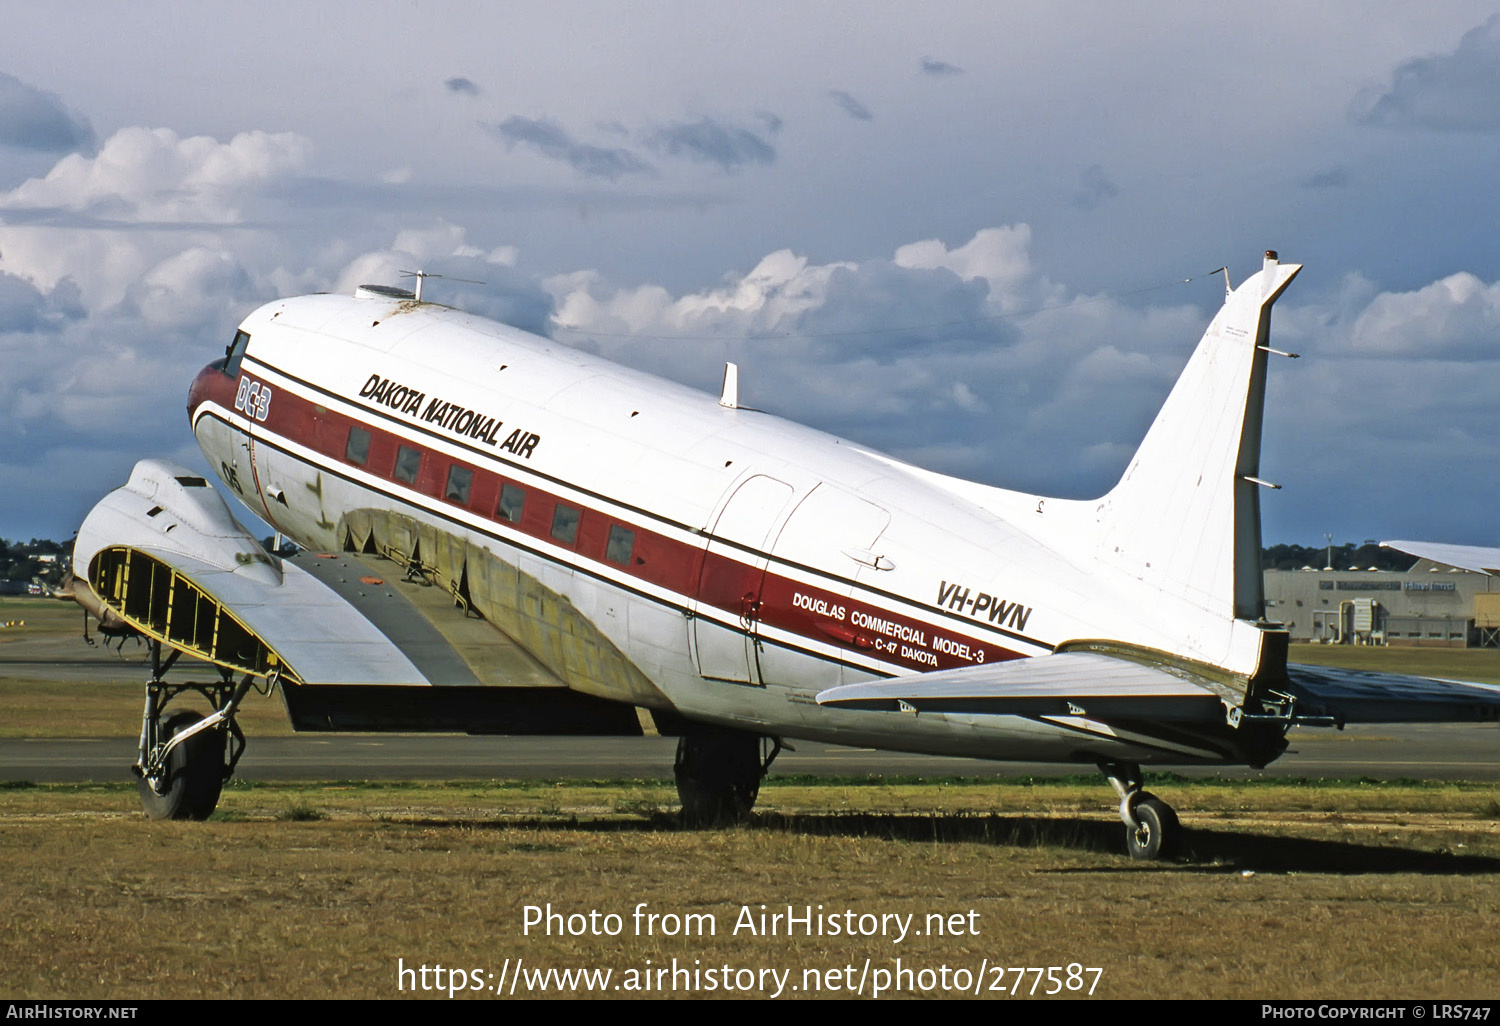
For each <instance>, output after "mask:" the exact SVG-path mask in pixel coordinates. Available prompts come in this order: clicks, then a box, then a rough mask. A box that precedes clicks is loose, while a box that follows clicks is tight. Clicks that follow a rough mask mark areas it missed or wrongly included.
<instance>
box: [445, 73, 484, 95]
mask: <svg viewBox="0 0 1500 1026" xmlns="http://www.w3.org/2000/svg"><path fill="white" fill-rule="evenodd" d="M443 87H444V88H445V89H447V90H448V91H449V92H450V93H458V94H459V95H460V96H478V95H479V87H478V86H477V85H475V84H474V81H473V80H472V79H468V78H464V77H463V76H462V75H460V76H458V77H456V78H450V79H448V80H447V81H445V82H444V83H443Z"/></svg>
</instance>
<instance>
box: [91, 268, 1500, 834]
mask: <svg viewBox="0 0 1500 1026" xmlns="http://www.w3.org/2000/svg"><path fill="white" fill-rule="evenodd" d="M1298 270H1299V268H1298V267H1297V266H1295V265H1288V264H1282V263H1279V262H1278V260H1277V258H1276V255H1275V254H1274V253H1267V254H1266V259H1265V264H1264V267H1263V268H1262V269H1261V270H1260V271H1259V272H1258V273H1256V274H1255V275H1253V276H1252V277H1251V278H1250V279H1249V280H1247V281H1246V282H1244V283H1243V284H1241V285H1240V286H1239V287H1238V288H1236V289H1233V290H1232V291H1229V292H1228V293H1227V296H1226V300H1225V303H1224V306H1223V308H1222V309H1221V310H1220V311H1219V313H1218V315H1217V316H1216V317H1215V318H1214V320H1213V322H1212V324H1211V325H1210V326H1209V328H1208V331H1207V333H1206V334H1205V335H1204V337H1203V340H1202V342H1201V343H1200V344H1199V346H1198V348H1197V350H1196V352H1195V353H1194V354H1193V355H1192V357H1191V359H1190V360H1189V361H1188V364H1187V366H1186V368H1185V369H1184V371H1183V373H1182V376H1181V378H1180V379H1179V380H1178V382H1177V384H1176V387H1175V388H1174V389H1173V390H1172V393H1171V395H1170V396H1169V397H1168V399H1167V401H1166V404H1165V405H1164V406H1163V408H1162V410H1161V412H1160V414H1159V415H1158V416H1157V418H1156V421H1155V423H1154V424H1153V425H1152V427H1151V429H1150V431H1149V432H1148V433H1147V435H1146V437H1145V439H1144V441H1143V442H1142V443H1141V445H1140V449H1139V451H1138V452H1137V453H1136V454H1135V457H1134V458H1133V459H1132V460H1131V462H1130V464H1129V467H1128V468H1127V469H1126V471H1125V474H1124V476H1123V477H1122V478H1121V479H1120V482H1119V484H1118V485H1116V486H1115V487H1114V488H1113V489H1112V490H1111V491H1110V492H1109V493H1108V494H1107V495H1105V496H1103V497H1102V498H1100V499H1098V500H1095V501H1073V500H1063V499H1054V498H1045V497H1041V496H1036V495H1025V494H1021V493H1018V492H1013V491H1005V490H1002V489H999V488H992V487H987V486H984V485H980V484H974V483H971V482H968V481H962V480H957V479H955V478H951V477H946V476H944V475H941V474H936V473H932V472H930V471H926V470H921V469H919V468H917V467H913V466H909V465H907V464H905V463H902V462H900V461H899V460H896V459H893V458H891V457H888V456H884V455H881V454H879V453H877V452H872V451H870V450H868V449H866V448H864V447H862V446H860V445H857V444H853V443H850V442H848V441H844V440H842V439H838V438H834V437H832V436H829V435H826V434H822V433H820V432H817V431H813V430H809V429H807V428H803V427H799V426H797V425H795V424H791V423H788V422H786V421H783V420H779V419H777V418H776V417H772V416H769V415H767V414H765V413H762V412H758V411H755V410H751V409H745V408H741V407H739V405H738V403H737V402H736V400H735V393H736V388H735V385H734V373H733V368H732V367H730V368H726V381H725V390H724V395H723V396H722V397H721V398H719V399H718V400H715V399H714V398H713V397H711V396H705V395H704V394H702V393H699V392H696V391H693V390H691V389H688V388H685V387H682V386H680V385H676V384H672V383H670V382H666V381H662V380H659V379H657V378H653V377H649V376H647V375H645V374H641V373H637V372H635V371H631V370H627V369H624V368H622V367H619V366H616V365H614V364H612V363H609V362H607V361H605V360H602V359H599V358H596V357H593V356H589V355H587V354H584V353H580V352H577V351H574V350H571V349H568V348H566V347H563V346H559V345H557V344H556V343H554V342H551V341H549V340H547V339H544V338H539V337H536V336H533V335H530V334H527V333H525V332H522V331H519V330H516V329H514V328H510V327H506V326H504V325H500V324H496V323H493V322H490V321H487V320H483V319H481V318H478V317H475V316H471V315H468V314H464V313H461V312H459V311H457V310H453V309H449V308H446V307H442V306H438V305H434V304H431V303H426V302H422V301H421V299H420V279H419V287H418V290H417V294H416V295H414V294H413V293H410V292H407V291H405V290H401V289H395V288H389V287H382V286H365V287H362V288H360V289H359V290H358V291H357V292H356V293H355V294H354V295H353V296H332V295H315V296H304V297H301V298H296V299H283V300H278V301H276V302H273V303H269V304H267V305H266V306H264V307H262V308H260V309H259V310H257V311H255V312H254V313H252V314H251V315H250V316H249V317H248V318H247V319H246V320H245V322H244V323H243V324H242V325H241V326H240V330H239V331H238V333H237V334H236V335H235V337H234V341H233V343H232V344H231V345H230V346H229V348H228V350H227V352H226V355H225V357H224V358H223V359H221V360H218V361H216V362H214V363H213V364H211V365H209V366H208V367H206V368H204V369H203V371H202V372H201V373H199V375H198V376H197V378H196V380H195V381H194V382H193V385H192V389H191V391H190V393H189V405H188V410H189V415H190V418H191V421H192V427H193V431H194V433H195V435H196V436H197V439H198V443H199V445H200V446H201V447H202V449H203V452H204V453H205V454H206V456H207V457H208V460H209V463H210V465H211V466H213V467H214V468H216V470H217V472H218V475H219V477H220V478H221V479H222V481H223V483H224V486H225V487H227V488H228V490H229V491H231V492H233V493H234V494H235V496H236V497H238V498H239V499H240V500H241V501H242V502H244V503H245V505H247V506H248V507H249V508H250V509H251V510H253V511H254V512H255V514H256V515H257V516H260V517H263V518H264V519H265V520H266V521H267V522H268V523H270V524H273V525H274V526H275V527H276V529H277V530H279V531H281V532H283V533H284V534H285V535H286V536H287V537H289V538H291V539H294V540H295V541H296V543H297V544H298V545H300V546H302V548H303V549H304V550H305V551H304V553H303V554H302V555H301V556H299V557H298V558H296V559H295V560H293V559H290V558H285V559H284V558H282V557H281V556H280V555H277V554H268V553H266V552H265V551H264V550H263V548H262V547H261V546H260V545H259V544H257V542H256V541H255V539H254V538H253V537H252V536H251V535H250V534H249V532H247V531H246V530H245V529H244V528H243V527H241V526H240V525H239V524H238V523H237V522H236V521H235V520H234V518H233V517H232V516H231V514H230V512H229V509H228V507H227V506H226V505H225V503H224V501H223V499H221V498H220V497H219V495H218V493H217V492H216V491H215V490H214V488H213V487H211V486H210V485H209V483H208V481H206V480H205V479H204V478H202V477H199V476H197V475H196V474H194V473H192V472H191V471H189V470H187V469H185V468H183V467H180V466H174V465H171V464H168V463H164V462H158V461H150V460H147V461H142V462H141V463H139V464H137V466H136V468H135V470H134V472H133V473H132V475H131V478H130V480H129V482H128V483H127V484H126V485H125V486H124V487H122V488H120V489H118V490H116V491H114V492H112V493H111V494H110V495H108V496H107V497H106V498H105V499H104V500H103V501H101V502H100V503H99V505H98V506H97V507H96V508H95V509H94V510H93V512H92V513H90V515H89V516H88V518H87V520H86V521H85V523H84V525H83V527H82V528H81V530H80V531H79V535H78V541H77V545H76V549H75V564H74V565H75V572H76V573H77V574H78V575H79V580H78V581H77V582H76V584H75V591H76V594H77V596H78V597H79V599H80V601H82V602H84V603H85V605H86V606H87V607H88V608H90V609H91V610H92V611H93V612H94V614H95V615H96V616H98V617H99V618H100V620H101V623H102V624H103V626H104V627H105V628H106V629H110V630H116V631H124V632H134V633H138V634H140V635H143V636H145V637H146V638H147V639H149V642H150V644H151V646H152V651H153V654H154V660H153V664H154V672H153V675H152V679H151V681H150V682H149V683H148V684H147V697H146V709H145V715H144V722H143V725H142V729H141V736H140V758H139V762H138V763H137V764H136V767H135V769H136V772H137V774H138V775H139V777H140V793H141V797H142V800H143V802H144V804H145V807H146V810H147V812H148V813H149V814H150V815H152V816H156V817H170V818H200V819H201V818H205V817H207V816H208V815H209V814H210V813H211V812H212V811H213V809H214V806H215V804H216V802H217V801H218V797H219V790H220V787H221V785H222V783H223V781H224V780H225V779H227V778H228V777H229V775H230V774H231V773H232V772H233V769H234V765H235V763H236V761H237V760H238V758H239V756H240V754H241V753H242V752H243V750H244V746H245V739H244V736H243V734H242V732H241V730H240V728H239V727H238V725H237V724H236V721H235V715H236V712H237V711H238V709H239V707H240V703H241V701H242V699H243V698H244V697H245V695H246V694H247V692H248V691H249V690H250V689H251V688H252V687H255V686H257V685H258V684H259V685H260V686H262V687H265V686H268V685H274V686H277V687H279V690H280V692H281V695H282V696H283V699H284V700H285V703H286V707H287V710H288V713H289V715H290V717H291V720H292V723H293V725H294V726H295V727H296V728H297V729H299V730H410V731H426V730H450V731H468V732H471V733H573V734H605V733H639V732H640V731H641V729H642V727H641V724H642V722H643V720H644V718H645V717H646V716H648V715H649V718H650V721H651V722H652V723H653V724H654V726H655V728H656V729H658V730H659V731H661V732H662V733H666V734H675V735H677V736H678V737H679V738H680V740H679V746H678V751H677V759H676V767H675V771H676V778H677V783H678V790H679V793H680V795H681V798H682V803H683V811H684V814H685V816H686V817H687V818H688V819H690V820H692V821H700V822H703V821H718V820H725V819H732V818H735V817H738V816H743V815H744V814H746V813H747V812H748V811H749V809H750V807H751V805H752V804H753V802H754V800H755V797H756V794H757V792H758V789H759V784H760V780H761V778H762V776H763V775H764V773H765V772H766V770H767V768H768V767H769V765H770V762H771V760H772V759H774V757H775V754H776V752H777V751H779V750H780V747H781V742H782V739H784V738H808V739H816V740H820V741H829V742H838V743H844V744H854V745H864V746H873V747H877V748H885V749H894V750H904V751H913V752H929V753H940V754H950V755H965V756H978V757H983V758H991V759H1015V760H1027V761H1037V760H1043V761H1057V762H1063V763H1080V764H1094V765H1097V766H1098V767H1100V769H1101V770H1102V771H1103V772H1104V774H1105V775H1106V776H1107V777H1108V779H1109V780H1110V782H1111V783H1112V784H1113V785H1114V787H1115V789H1116V790H1117V791H1118V793H1119V795H1120V816H1121V819H1122V820H1123V822H1124V823H1125V837H1126V842H1127V847H1128V849H1129V850H1130V852H1131V853H1132V854H1134V855H1136V856H1139V857H1161V856H1167V855H1169V854H1170V853H1171V852H1172V850H1173V847H1174V845H1175V844H1176V843H1177V841H1178V837H1179V826H1178V823H1177V819H1176V816H1175V815H1174V813H1173V812H1172V810H1171V808H1170V807H1169V806H1168V805H1167V804H1165V803H1164V802H1162V801H1161V800H1160V799H1159V798H1156V797H1154V796H1153V795H1151V794H1150V793H1149V792H1147V791H1145V790H1144V789H1143V787H1142V773H1141V767H1142V766H1143V765H1146V764H1150V765H1173V764H1237V765H1244V764H1248V765H1251V766H1263V765H1265V764H1267V763H1269V762H1270V761H1272V760H1273V759H1275V758H1276V757H1277V756H1278V755H1280V754H1281V753H1282V751H1283V750H1284V749H1285V748H1286V745H1287V742H1286V740H1285V734H1286V732H1287V730H1288V728H1289V727H1291V726H1292V725H1294V724H1317V725H1327V726H1333V725H1339V726H1341V725H1342V724H1344V723H1345V722H1381V721H1410V720H1416V721H1448V720H1453V721H1460V720H1494V719H1497V718H1500V690H1497V689H1492V688H1486V687H1483V686H1473V685H1463V684H1456V683H1447V682H1435V681H1427V680H1421V679H1416V678H1394V677H1381V676H1377V675H1370V674H1354V673H1346V672H1341V671H1335V670H1328V669H1322V668H1313V667H1297V666H1288V664H1287V658H1286V657H1287V635H1286V633H1285V631H1283V630H1282V629H1281V627H1280V626H1279V625H1278V624H1275V623H1270V622H1267V621H1266V619H1265V618H1264V616H1263V607H1264V602H1263V599H1262V583H1261V565H1260V549H1261V539H1260V506H1259V503H1260V498H1259V492H1260V490H1261V488H1262V487H1263V486H1264V485H1266V482H1264V481H1262V480H1260V479H1259V477H1258V476H1257V475H1258V474H1259V472H1260V468H1259V461H1260V438H1261V412H1262V404H1263V396H1264V390H1265V377H1266V371H1267V361H1268V356H1269V355H1271V354H1273V353H1274V352H1275V350H1272V349H1270V348H1269V346H1268V342H1267V340H1268V332H1269V324H1270V310H1271V306H1272V304H1273V303H1274V302H1275V300H1276V298H1277V297H1278V296H1280V295H1281V293H1282V291H1283V290H1284V289H1285V288H1286V286H1287V285H1288V283H1290V282H1291V280H1292V278H1293V277H1295V275H1296V273H1297V271H1298ZM387 578H392V579H394V578H404V580H405V581H408V582H420V583H422V584H424V585H427V587H423V588H418V587H411V586H406V585H403V586H401V587H397V586H396V585H395V584H393V583H392V582H391V580H388V579H387ZM484 621H487V623H486V622H484ZM182 653H186V654H188V655H190V656H194V657H197V658H199V659H203V660H207V661H209V662H211V663H213V664H214V666H215V667H217V679H216V680H210V681H209V682H207V683H205V682H202V681H197V682H181V683H169V682H168V680H167V673H168V671H169V670H171V669H172V668H173V664H174V663H175V661H176V659H177V657H178V656H179V655H180V654H182ZM186 693H196V694H198V695H200V696H202V697H203V699H204V700H206V701H207V702H208V703H209V705H210V706H211V707H212V710H213V711H212V712H211V713H210V714H208V715H207V716H203V715H201V714H200V713H197V712H187V711H182V712H175V713H174V712H173V710H175V709H176V708H177V706H178V704H179V699H180V697H181V696H182V695H184V694H186Z"/></svg>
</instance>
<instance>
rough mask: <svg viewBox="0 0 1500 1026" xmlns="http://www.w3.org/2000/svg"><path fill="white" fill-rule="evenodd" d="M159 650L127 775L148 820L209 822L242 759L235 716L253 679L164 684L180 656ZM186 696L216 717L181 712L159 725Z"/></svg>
mask: <svg viewBox="0 0 1500 1026" xmlns="http://www.w3.org/2000/svg"><path fill="white" fill-rule="evenodd" d="M161 649H162V646H161V642H159V641H152V642H151V679H150V680H149V681H147V682H146V710H145V713H144V715H143V716H142V720H141V740H140V752H139V757H138V758H137V760H136V764H135V765H134V766H132V767H131V772H133V773H134V774H135V775H136V777H137V781H136V787H137V790H138V791H139V792H140V796H141V806H142V808H144V809H145V811H146V815H147V816H149V817H150V818H151V819H198V820H202V819H207V818H208V817H209V816H211V815H213V811H214V807H215V806H216V805H218V803H219V792H220V790H221V789H222V788H223V787H224V781H226V780H228V779H229V777H230V776H231V775H232V774H233V773H234V767H235V766H236V765H237V764H238V763H239V761H240V756H241V755H243V754H244V751H245V735H244V733H243V732H242V731H241V730H240V727H239V724H238V723H236V722H235V720H234V715H235V713H236V712H237V711H238V710H239V705H240V701H241V699H243V698H244V697H245V694H246V692H248V691H249V690H250V687H251V685H252V684H253V683H254V680H255V678H253V677H251V676H250V675H249V674H246V675H245V676H244V679H242V680H241V681H240V682H239V683H238V684H236V683H235V682H234V679H233V673H232V672H231V671H230V670H226V669H223V668H220V670H219V675H220V679H219V681H218V682H217V683H211V684H200V683H194V682H187V683H183V684H168V683H167V682H166V681H165V680H163V679H162V678H163V677H164V676H165V675H166V673H167V671H169V670H170V669H171V668H172V666H173V664H174V663H176V662H177V657H178V656H179V655H180V654H181V653H180V652H178V651H176V650H173V651H172V652H170V653H169V654H168V655H167V657H166V658H165V659H163V658H162V651H161ZM273 683H274V681H273ZM186 692H196V693H197V694H199V695H201V696H203V699H204V700H205V701H207V702H208V704H209V706H210V707H211V708H212V709H213V710H214V711H213V712H212V713H210V714H209V715H207V716H204V715H203V714H202V713H197V712H189V711H187V710H182V711H178V712H175V713H172V714H171V715H170V716H168V717H167V718H166V719H163V716H164V715H165V710H166V707H167V706H168V705H169V704H171V703H172V702H173V700H175V699H176V698H178V697H179V696H180V695H182V694H184V693H186Z"/></svg>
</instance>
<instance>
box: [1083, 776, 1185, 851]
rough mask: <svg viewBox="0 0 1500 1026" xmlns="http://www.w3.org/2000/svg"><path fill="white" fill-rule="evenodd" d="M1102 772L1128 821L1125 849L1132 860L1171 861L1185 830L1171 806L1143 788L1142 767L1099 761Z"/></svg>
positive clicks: (1122, 815) (1121, 816)
mask: <svg viewBox="0 0 1500 1026" xmlns="http://www.w3.org/2000/svg"><path fill="white" fill-rule="evenodd" d="M1099 769H1100V771H1101V772H1102V773H1103V774H1104V775H1105V776H1106V777H1108V778H1109V782H1110V783H1111V784H1113V785H1114V788H1115V791H1116V793H1118V794H1119V796H1120V819H1122V820H1123V821H1124V822H1125V849H1126V850H1127V851H1128V852H1129V853H1130V857H1131V858H1133V859H1170V858H1172V857H1173V856H1174V855H1176V854H1177V849H1178V847H1179V846H1180V844H1181V842H1182V827H1181V825H1180V824H1179V823H1178V822H1177V813H1175V812H1173V811H1172V806H1170V805H1168V804H1167V803H1166V802H1164V801H1162V800H1161V799H1160V798H1158V797H1156V795H1154V794H1152V793H1151V792H1150V791H1146V790H1142V788H1141V767H1140V765H1139V764H1138V763H1134V762H1111V761H1109V760H1106V759H1101V760H1099Z"/></svg>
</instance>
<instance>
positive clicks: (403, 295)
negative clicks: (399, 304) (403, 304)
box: [354, 285, 417, 301]
mask: <svg viewBox="0 0 1500 1026" xmlns="http://www.w3.org/2000/svg"><path fill="white" fill-rule="evenodd" d="M354 298H355V299H396V300H402V301H405V300H408V299H416V298H417V296H416V293H414V292H412V291H411V289H402V288H397V287H396V286H394V285H361V286H360V287H359V288H357V289H355V290H354Z"/></svg>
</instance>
